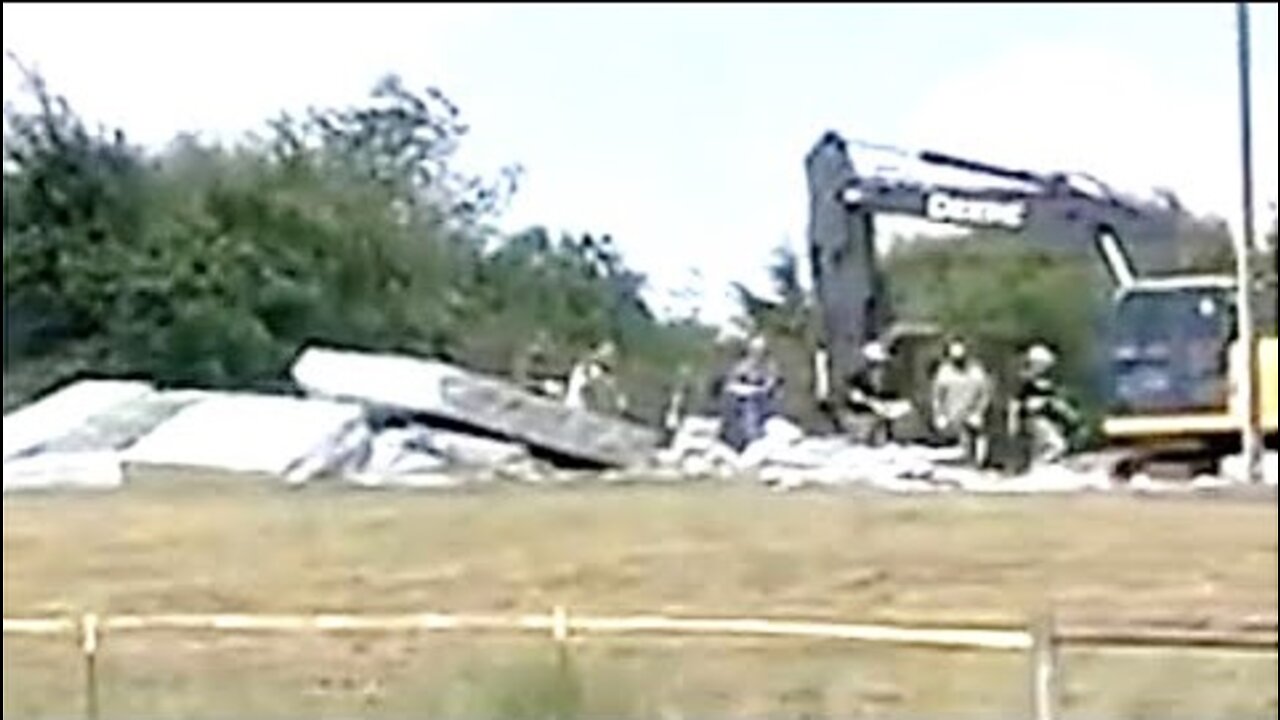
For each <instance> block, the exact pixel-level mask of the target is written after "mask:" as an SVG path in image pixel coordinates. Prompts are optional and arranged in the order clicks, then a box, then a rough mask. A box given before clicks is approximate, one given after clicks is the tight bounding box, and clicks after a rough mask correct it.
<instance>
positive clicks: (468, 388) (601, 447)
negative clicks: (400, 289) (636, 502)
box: [291, 347, 660, 466]
mask: <svg viewBox="0 0 1280 720" xmlns="http://www.w3.org/2000/svg"><path fill="white" fill-rule="evenodd" d="M291 373H292V376H293V379H294V381H295V382H297V384H298V385H299V387H301V388H303V389H304V390H306V391H307V392H308V393H310V394H312V395H316V396H320V397H326V398H331V399H334V400H340V401H355V402H360V403H364V404H367V405H372V406H375V407H385V408H391V409H399V410H404V411H411V412H418V413H422V414H425V415H429V416H434V417H438V418H441V419H443V420H448V421H451V422H454V423H457V424H461V425H464V426H468V427H475V428H479V429H482V430H485V431H487V432H489V433H491V434H494V435H498V436H500V437H504V438H510V439H512V440H516V441H519V442H522V443H525V444H527V445H530V446H532V447H534V448H537V449H540V450H542V451H544V452H547V453H550V454H554V455H558V456H561V457H565V458H571V459H574V460H577V461H582V462H587V463H592V464H597V465H605V466H629V465H637V464H642V463H644V462H645V461H647V460H648V459H649V458H650V456H651V455H652V454H653V452H654V451H655V450H656V449H657V448H658V444H659V441H660V438H659V435H658V433H657V432H656V431H654V430H651V429H649V428H645V427H642V426H639V425H636V424H634V423H630V422H626V421H624V420H620V419H617V418H611V417H608V416H605V415H600V414H597V413H593V412H590V411H586V410H577V409H572V408H568V407H566V406H564V405H563V404H561V403H559V402H556V401H555V400H551V399H548V398H544V397H540V396H538V395H534V394H532V393H529V392H525V391H524V390H521V389H520V388H517V387H516V386H515V385H512V384H511V383H507V382H504V381H502V380H498V379H496V378H492V377H486V376H484V375H480V374H478V373H473V372H470V371H467V370H463V369H462V368H459V367H457V366H455V365H450V364H447V363H443V362H436V361H432V360H423V359H419V358H414V357H409V356H404V355H382V354H371V353H361V352H351V351H344V350H335V349H329V348H318V347H312V348H307V349H305V350H304V351H303V352H302V353H301V355H299V357H298V359H297V361H296V362H295V363H294V365H293V368H292V371H291Z"/></svg>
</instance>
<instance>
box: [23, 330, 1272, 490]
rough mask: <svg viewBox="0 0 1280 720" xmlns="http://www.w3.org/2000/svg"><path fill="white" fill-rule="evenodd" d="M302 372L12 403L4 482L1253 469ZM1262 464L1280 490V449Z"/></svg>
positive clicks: (313, 365)
mask: <svg viewBox="0 0 1280 720" xmlns="http://www.w3.org/2000/svg"><path fill="white" fill-rule="evenodd" d="M294 374H295V377H297V379H298V382H299V384H300V385H301V386H302V387H303V388H304V389H305V390H307V391H309V392H311V393H313V396H312V397H295V396H270V395H252V394H244V393H222V392H209V391H197V390H158V389H156V388H154V387H153V386H151V385H149V384H147V383H139V382H120V381H103V380H85V381H80V382H76V383H73V384H71V385H69V386H67V387H65V388H63V389H60V390H57V391H55V392H53V393H51V394H50V395H48V396H46V397H44V398H41V399H39V400H37V401H36V402H34V403H32V404H31V405H29V406H27V407H24V408H22V409H19V410H18V411H16V412H14V413H12V414H10V415H6V416H5V418H4V432H5V443H4V449H5V457H4V492H6V493H9V492H18V491H30V490H39V489H47V488H56V487H68V488H92V489H111V488H116V487H119V486H121V485H122V484H124V483H125V482H126V478H127V476H128V473H127V469H128V467H130V466H135V465H162V466H176V467H190V468H206V469H212V470H218V471H226V472H233V473H242V474H251V475H257V476H263V477H276V478H280V479H281V480H283V482H284V483H286V484H288V485H291V486H299V485H304V484H307V483H310V482H313V481H315V480H317V479H332V480H334V481H336V482H341V483H347V484H349V485H351V486H354V487H360V488H408V489H447V488H461V487H470V486H477V485H484V484H491V483H522V484H536V485H550V486H573V485H577V484H586V483H595V484H625V483H641V482H642V483H684V482H692V481H698V480H723V481H734V482H749V483H750V482H753V483H759V484H762V485H764V486H766V487H769V488H771V489H773V490H776V491H779V492H790V491H796V490H801V489H804V488H861V489H868V490H874V491H879V492H888V493H957V492H959V493H974V494H1027V493H1079V492H1095V491H1108V490H1123V491H1126V492H1136V493H1162V494H1165V493H1168V494H1176V493H1195V492H1199V491H1215V492H1216V491H1218V490H1221V489H1223V488H1231V487H1238V486H1239V485H1240V482H1239V477H1238V476H1239V474H1240V472H1241V466H1242V463H1241V461H1240V459H1239V458H1238V457H1237V458H1228V459H1227V460H1226V461H1224V463H1223V468H1222V472H1221V473H1220V474H1219V475H1215V476H1202V477H1198V478H1196V479H1195V480H1194V481H1192V482H1189V483H1188V482H1168V481H1161V480H1155V479H1152V478H1149V477H1146V476H1141V475H1140V476H1137V477H1134V478H1132V479H1131V480H1130V481H1129V482H1127V483H1124V484H1123V486H1122V487H1117V486H1115V485H1114V484H1113V482H1112V480H1111V478H1110V477H1109V475H1108V472H1107V469H1108V467H1109V465H1108V463H1106V462H1100V461H1097V459H1096V458H1094V459H1090V458H1089V457H1087V456H1086V455H1081V456H1079V457H1076V458H1069V459H1068V460H1067V461H1064V462H1062V463H1059V464H1055V465H1051V466H1044V467H1037V468H1035V469H1033V470H1031V471H1029V472H1026V473H1024V474H1021V475H1018V476H1013V477H1010V476H1007V475H1004V474H1001V473H998V472H995V471H986V470H978V469H974V468H970V467H967V466H966V465H965V464H964V462H963V460H964V457H963V452H962V450H961V449H960V448H958V447H943V448H937V447H927V446H923V445H904V444H888V445H883V446H879V447H869V446H866V445H859V444H857V443H855V442H854V441H852V440H851V439H849V438H847V437H844V436H839V435H828V436H813V435H808V434H806V433H805V432H804V431H803V430H802V429H801V428H800V427H798V426H796V425H795V424H793V423H791V422H790V421H788V420H786V419H783V418H779V417H775V418H772V419H770V420H769V421H768V422H767V423H766V425H765V432H764V435H763V437H761V438H760V439H758V440H757V441H755V442H753V443H751V444H750V445H748V446H747V447H746V448H744V449H743V451H742V452H741V453H738V452H735V451H734V450H733V449H732V448H730V447H728V446H727V445H726V444H725V443H723V442H722V441H721V440H720V422H719V420H718V419H717V418H714V417H698V416H693V417H688V418H685V419H684V420H683V422H682V423H681V424H680V426H679V427H678V428H677V430H676V432H675V434H674V436H673V437H672V439H671V441H670V442H669V443H668V444H667V446H666V447H661V448H660V447H658V443H657V441H656V433H652V432H651V431H649V430H648V429H646V428H636V427H635V426H634V425H632V424H631V423H628V422H625V421H621V420H617V419H614V418H607V417H603V416H599V415H595V414H593V413H589V412H586V411H581V410H572V409H569V408H565V407H563V406H561V405H558V404H556V403H554V402H552V401H547V400H545V399H542V398H536V397H534V396H529V395H527V393H523V392H522V391H520V390H518V389H515V388H514V387H513V386H510V385H508V384H506V383H503V382H501V381H498V380H494V379H490V378H485V377H482V376H479V375H475V374H472V373H467V372H465V371H462V370H460V369H458V368H455V367H453V366H450V365H445V364H442V363H431V362H426V361H419V360H415V359H412V358H395V357H389V356H371V355H362V354H358V353H340V352H336V351H328V350H310V351H307V352H305V353H303V355H302V356H301V357H300V358H299V361H298V363H297V364H296V365H295V368H294ZM472 411H474V416H472V417H470V418H469V419H468V418H467V417H466V416H467V415H468V413H470V412H472ZM460 427H461V428H463V429H459V428H460ZM575 444H576V445H577V446H578V447H577V449H574V448H573V447H572V446H574V445H575ZM582 461H588V462H587V464H588V465H594V466H595V467H593V468H591V469H583V462H582ZM601 465H603V466H604V467H603V468H601V467H600V466H601ZM1264 468H1265V477H1266V483H1267V484H1269V485H1270V486H1271V487H1273V488H1274V487H1275V485H1276V453H1275V452H1270V453H1268V454H1267V456H1266V459H1265V462H1264Z"/></svg>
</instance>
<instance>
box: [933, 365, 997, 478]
mask: <svg viewBox="0 0 1280 720" xmlns="http://www.w3.org/2000/svg"><path fill="white" fill-rule="evenodd" d="M931 390H932V392H931V398H930V399H931V401H932V402H931V409H932V411H933V413H932V414H933V427H934V431H935V432H936V433H937V434H938V436H939V438H940V439H941V440H944V441H946V442H948V443H956V442H959V443H960V444H961V446H963V447H964V450H965V454H966V456H967V457H968V459H969V461H970V462H971V463H973V464H974V465H977V466H982V465H985V464H986V462H987V455H988V448H989V446H990V444H989V442H988V440H987V413H988V411H989V410H990V408H991V395H992V386H991V378H990V376H989V375H988V374H987V371H986V370H985V369H984V368H983V367H982V364H981V363H979V362H978V361H977V360H975V359H974V358H972V357H971V356H970V355H969V349H968V348H967V347H966V346H965V344H964V342H962V341H960V340H952V341H951V342H949V343H948V344H947V349H946V356H945V357H944V358H943V360H942V362H941V363H940V364H939V365H938V370H937V371H936V372H935V373H934V376H933V385H932V389H931Z"/></svg>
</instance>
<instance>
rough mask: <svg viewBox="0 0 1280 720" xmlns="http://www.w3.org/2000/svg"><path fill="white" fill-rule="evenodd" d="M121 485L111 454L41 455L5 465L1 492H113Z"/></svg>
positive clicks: (120, 472)
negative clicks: (65, 490) (53, 490)
mask: <svg viewBox="0 0 1280 720" xmlns="http://www.w3.org/2000/svg"><path fill="white" fill-rule="evenodd" d="M123 484H124V470H123V468H122V467H121V464H120V457H119V455H117V454H116V453H114V452H100V451H99V452H93V451H85V452H60V453H43V454H39V455H31V456H27V457H21V458H17V459H15V460H13V461H11V462H6V463H5V464H4V492H5V493H11V492H23V491H30V490H52V489H62V488H74V489H88V490H112V489H115V488H118V487H120V486H121V485H123Z"/></svg>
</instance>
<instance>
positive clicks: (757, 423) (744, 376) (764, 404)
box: [720, 335, 782, 452]
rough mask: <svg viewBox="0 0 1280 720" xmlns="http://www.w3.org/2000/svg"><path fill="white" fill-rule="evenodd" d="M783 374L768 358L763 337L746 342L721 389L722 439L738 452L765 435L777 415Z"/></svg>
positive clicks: (766, 346) (757, 336) (758, 336)
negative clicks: (769, 420)
mask: <svg viewBox="0 0 1280 720" xmlns="http://www.w3.org/2000/svg"><path fill="white" fill-rule="evenodd" d="M781 389H782V375H781V373H780V372H779V371H778V367H777V364H776V363H775V362H774V361H773V359H772V358H771V357H769V351H768V345H767V344H766V343H765V339H764V337H763V336H760V335H756V336H755V337H752V338H751V340H750V341H749V342H748V343H747V348H746V352H745V353H744V355H743V357H742V359H741V360H739V361H738V362H737V363H735V364H734V366H733V367H732V368H731V369H730V370H729V373H728V375H727V376H726V377H725V378H724V381H723V384H722V385H721V387H720V403H721V404H720V418H721V422H720V439H721V440H723V441H724V443H725V444H726V445H728V446H729V447H731V448H733V449H734V450H735V451H737V452H742V451H743V450H744V449H746V447H747V446H748V445H750V444H751V443H752V442H754V441H756V440H758V439H760V438H761V437H763V436H764V426H765V422H766V421H768V419H769V418H770V417H771V416H772V415H773V414H774V413H775V412H776V409H777V403H778V401H779V399H780V398H779V394H780V392H781Z"/></svg>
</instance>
